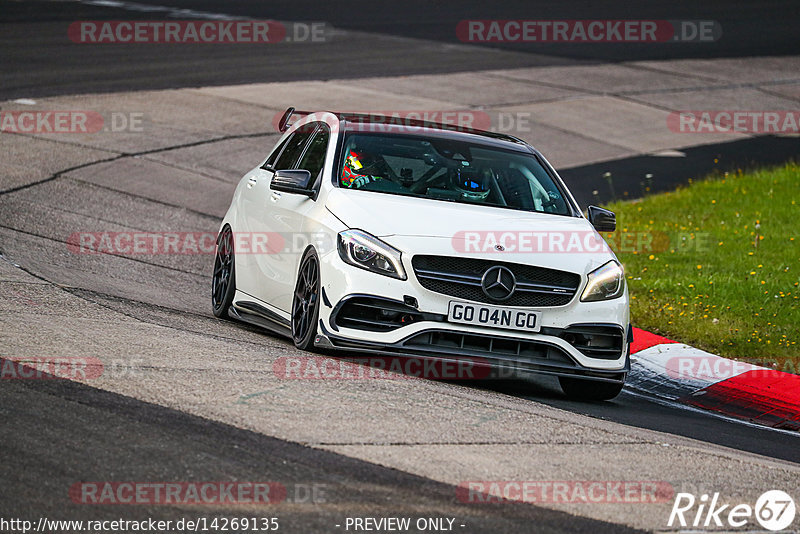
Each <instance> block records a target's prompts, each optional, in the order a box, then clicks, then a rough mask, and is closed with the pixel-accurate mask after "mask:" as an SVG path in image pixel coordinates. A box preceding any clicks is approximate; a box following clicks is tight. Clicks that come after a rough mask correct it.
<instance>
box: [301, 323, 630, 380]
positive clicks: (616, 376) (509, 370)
mask: <svg viewBox="0 0 800 534" xmlns="http://www.w3.org/2000/svg"><path fill="white" fill-rule="evenodd" d="M320 331H321V333H320V334H318V335H317V337H316V338H315V346H317V347H320V348H326V349H334V350H337V351H346V352H347V353H348V354H347V356H350V357H356V356H360V355H364V354H367V355H379V356H381V357H386V356H390V357H396V358H405V359H409V358H412V359H433V360H440V361H446V362H463V361H469V362H470V364H471V365H472V366H475V367H485V368H487V373H485V374H481V375H480V376H481V377H485V378H503V379H508V378H513V377H519V376H521V375H526V374H531V373H534V374H544V375H553V376H569V377H575V378H582V379H586V380H594V381H600V382H611V383H624V382H625V377H626V376H627V373H628V371H629V370H630V357H629V355H628V354H627V346H628V344H627V343H626V344H625V345H626V351H625V352H626V354H625V356H624V365H623V367H622V368H621V369H616V370H607V371H606V370H597V369H593V368H587V367H584V366H582V365H580V364H579V363H578V362H576V361H575V360H574V359H573V358H571V357H570V356H569V354H568V353H567V352H566V351H565V350H564V349H563V347H560V346H559V345H557V344H554V343H549V342H546V341H527V340H519V339H515V338H510V337H505V336H498V335H497V334H496V333H493V334H492V335H475V334H471V333H466V332H455V331H448V330H447V329H444V330H443V329H438V328H437V329H430V330H423V331H421V332H419V333H417V334H411V335H409V336H407V337H406V338H404V339H402V340H400V341H398V342H396V343H392V344H385V343H378V342H374V341H367V340H363V339H353V338H349V337H343V336H340V335H337V334H335V333H332V332H330V331H329V330H328V329H327V328H325V325H324V324H323V323H322V322H320ZM473 376H474V375H473V374H472V373H470V374H469V377H473ZM465 377H466V375H459V376H457V377H456V378H465Z"/></svg>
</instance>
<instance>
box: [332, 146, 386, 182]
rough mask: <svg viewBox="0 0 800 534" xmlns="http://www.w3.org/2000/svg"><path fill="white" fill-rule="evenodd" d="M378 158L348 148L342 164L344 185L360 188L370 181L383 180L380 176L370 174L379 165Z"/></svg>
mask: <svg viewBox="0 0 800 534" xmlns="http://www.w3.org/2000/svg"><path fill="white" fill-rule="evenodd" d="M377 163H378V161H377V158H375V157H374V156H371V155H369V154H366V153H364V152H357V151H355V150H348V152H347V157H346V158H345V160H344V165H343V166H342V177H341V184H342V187H349V188H354V189H358V188H360V187H363V186H365V185H367V184H368V183H370V182H375V181H377V180H381V179H382V178H381V177H380V176H374V175H372V174H369V172H370V171H374V170H375V167H376V166H377Z"/></svg>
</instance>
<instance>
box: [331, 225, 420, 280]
mask: <svg viewBox="0 0 800 534" xmlns="http://www.w3.org/2000/svg"><path fill="white" fill-rule="evenodd" d="M338 248H339V256H341V258H342V261H344V262H345V263H349V264H350V265H355V266H356V267H361V268H362V269H366V270H368V271H372V272H374V273H378V274H383V275H386V276H391V277H392V278H399V279H400V280H405V279H406V271H405V269H403V263H402V262H401V261H400V256H401V252H400V251H399V250H397V249H396V248H394V247H392V246H390V245H387V244H386V243H384V242H383V241H381V240H380V239H378V238H377V237H374V236H371V235H369V234H368V233H366V232H362V231H361V230H345V231H343V232H339V247H338Z"/></svg>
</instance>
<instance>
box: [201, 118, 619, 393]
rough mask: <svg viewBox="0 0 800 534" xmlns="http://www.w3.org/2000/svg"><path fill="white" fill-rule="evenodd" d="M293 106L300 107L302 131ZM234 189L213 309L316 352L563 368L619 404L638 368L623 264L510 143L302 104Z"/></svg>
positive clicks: (552, 174)
mask: <svg viewBox="0 0 800 534" xmlns="http://www.w3.org/2000/svg"><path fill="white" fill-rule="evenodd" d="M292 117H300V118H299V119H297V120H296V121H295V122H294V123H293V124H291V126H289V125H288V123H289V121H290V119H291V118H292ZM279 128H280V130H281V131H282V132H283V135H282V137H281V138H280V140H279V142H278V143H277V145H276V146H275V148H274V149H273V150H272V152H271V153H270V154H269V155H268V156H267V157H266V159H265V160H264V161H262V162H261V164H259V165H258V166H257V167H256V168H254V169H253V170H251V171H250V172H248V173H247V174H246V175H245V176H244V177H243V178H242V180H241V181H240V182H239V184H238V186H237V187H236V191H235V192H234V194H233V200H232V202H231V205H230V208H229V209H228V212H227V214H226V215H225V218H224V220H223V222H222V225H221V228H220V232H219V237H218V239H217V251H216V255H215V262H214V274H213V282H212V286H213V287H212V305H213V311H214V314H215V315H216V316H217V317H231V318H234V319H238V320H243V321H246V322H249V323H252V324H256V325H259V326H262V327H265V328H268V329H270V330H271V331H273V332H277V333H279V334H283V335H286V336H288V337H291V339H292V340H294V343H295V345H296V346H297V347H298V348H300V349H303V350H313V349H315V348H326V349H341V350H346V351H348V353H350V354H353V353H357V354H361V353H367V354H380V355H382V356H387V355H388V356H398V357H414V358H424V359H426V361H427V360H428V359H433V360H434V361H440V362H441V361H450V362H452V361H459V359H461V360H462V361H463V360H464V359H470V358H473V359H479V360H480V361H483V362H488V364H489V365H490V366H491V367H492V368H502V369H505V370H509V369H511V370H513V371H514V372H526V373H527V372H533V373H544V374H550V375H555V376H558V378H559V381H560V383H561V387H562V389H563V390H564V391H565V393H566V394H567V395H568V396H571V397H576V398H586V399H610V398H613V397H615V396H616V395H617V394H619V392H620V390H621V389H622V386H623V383H624V381H625V377H626V374H627V372H628V370H629V368H630V358H629V343H630V342H631V341H632V329H631V327H630V323H629V305H628V293H627V288H626V284H625V277H624V272H623V268H622V266H621V265H620V263H619V262H618V261H617V258H616V257H615V255H614V254H613V252H612V251H611V250H610V249H609V248H608V246H607V245H606V244H605V242H604V241H603V239H602V237H601V236H600V234H599V233H598V231H613V230H614V229H615V226H616V219H615V217H614V214H613V213H612V212H610V211H607V210H603V209H601V208H597V207H594V206H590V207H589V209H588V218H587V217H584V215H583V214H582V213H581V210H580V208H579V207H578V204H577V203H576V202H575V200H574V198H573V197H572V195H571V194H570V192H569V191H568V190H567V188H566V186H565V185H564V182H563V181H562V180H561V178H560V177H559V176H558V174H557V173H556V171H555V170H554V169H553V167H552V166H551V165H550V164H549V163H548V162H547V160H546V159H545V158H544V157H543V156H542V155H541V154H540V153H539V152H538V151H537V150H535V149H534V148H533V147H531V146H530V145H528V144H527V143H525V142H524V141H521V140H519V139H517V138H515V137H512V136H508V135H501V134H495V133H490V132H484V131H478V130H470V129H465V128H460V127H455V126H449V125H446V124H438V123H428V122H421V121H407V120H404V121H400V122H397V121H392V120H387V119H380V120H376V117H375V116H371V115H359V114H347V113H330V112H318V113H308V112H295V111H294V109H293V108H289V109H288V110H287V111H286V113H285V114H284V116H283V118H282V119H281V121H280V125H279Z"/></svg>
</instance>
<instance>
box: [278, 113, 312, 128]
mask: <svg viewBox="0 0 800 534" xmlns="http://www.w3.org/2000/svg"><path fill="white" fill-rule="evenodd" d="M312 113H314V112H313V111H297V110H296V109H294V108H292V107H289V108H286V111H284V112H283V116H282V117H281V120H279V121H278V131H279V132H281V133H283V132H285V131H286V130H288V129H289V126H291V124H289V119H291V118H292V115H311V114H312Z"/></svg>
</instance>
